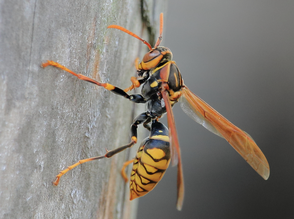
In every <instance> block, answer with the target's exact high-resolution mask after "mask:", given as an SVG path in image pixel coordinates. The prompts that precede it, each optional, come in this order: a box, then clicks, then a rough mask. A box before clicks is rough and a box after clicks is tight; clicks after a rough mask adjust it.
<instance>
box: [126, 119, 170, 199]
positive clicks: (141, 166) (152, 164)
mask: <svg viewBox="0 0 294 219" xmlns="http://www.w3.org/2000/svg"><path fill="white" fill-rule="evenodd" d="M170 157H171V156H170V144H169V137H168V129H167V128H166V127H165V126H164V125H163V124H162V123H160V122H157V121H156V120H155V121H153V123H152V127H151V135H150V137H149V138H146V139H145V140H144V141H143V142H142V144H141V146H140V147H139V150H138V152H137V155H136V158H135V159H134V162H133V168H132V173H131V179H130V200H133V199H135V198H138V197H140V196H143V195H145V194H147V193H148V192H150V191H151V190H152V189H153V188H154V187H155V186H156V185H157V183H158V182H159V181H160V179H161V178H162V177H163V175H164V173H165V171H166V169H167V168H168V166H169V163H170Z"/></svg>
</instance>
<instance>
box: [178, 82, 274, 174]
mask: <svg viewBox="0 0 294 219" xmlns="http://www.w3.org/2000/svg"><path fill="white" fill-rule="evenodd" d="M181 106H182V109H183V110H184V112H185V113H186V114H188V115H189V116H190V117H192V118H193V119H194V120H195V121H196V122H197V123H199V124H201V125H202V126H203V127H205V128H206V129H208V130H209V131H211V132H212V133H214V134H216V135H218V136H220V137H222V138H224V139H226V140H227V141H228V142H229V143H230V145H231V146H232V147H233V148H234V149H235V150H236V151H237V152H238V153H239V154H240V155H241V156H242V157H243V158H244V159H245V160H246V161H247V162H248V164H249V165H250V166H251V167H252V168H253V169H254V170H255V171H256V172H257V173H258V174H259V175H260V176H262V177H263V178H264V179H265V180H267V179H268V177H269V174H270V169H269V164H268V162H267V159H266V158H265V156H264V154H263V153H262V151H261V150H260V149H259V147H258V146H257V145H256V143H255V142H254V140H253V139H252V138H251V137H250V136H249V135H248V134H247V133H246V132H244V131H242V130H241V129H239V128H238V127H237V126H235V125H234V124H232V123H231V122H230V121H228V120H227V119H226V118H225V117H223V116H222V115H221V114H219V113H218V112H217V111H216V110H215V109H213V108H212V107H211V106H209V105H208V104H207V103H205V102H204V101H203V100H202V99H201V98H199V97H198V96H196V95H195V94H193V93H192V92H191V91H190V90H189V89H188V87H186V86H185V87H183V89H182V96H181Z"/></svg>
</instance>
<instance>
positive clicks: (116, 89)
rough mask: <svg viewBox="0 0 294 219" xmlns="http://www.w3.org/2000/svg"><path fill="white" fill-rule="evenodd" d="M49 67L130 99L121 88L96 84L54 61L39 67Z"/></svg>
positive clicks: (94, 81) (106, 84)
mask: <svg viewBox="0 0 294 219" xmlns="http://www.w3.org/2000/svg"><path fill="white" fill-rule="evenodd" d="M49 65H51V66H54V67H56V68H60V69H62V70H64V71H67V72H69V73H71V74H72V75H74V76H76V77H77V78H78V79H80V80H83V81H88V82H91V83H93V84H96V85H98V86H101V87H104V88H105V89H107V90H109V91H112V92H113V93H115V94H118V95H120V96H123V97H125V98H127V99H130V96H129V95H128V94H127V93H126V92H125V91H124V90H122V89H121V88H119V87H115V86H114V85H112V84H108V83H101V82H98V81H96V80H94V79H92V78H89V77H87V76H85V75H82V74H77V73H75V72H73V71H71V70H70V69H68V68H66V67H64V66H62V65H60V64H59V63H57V62H54V61H51V60H48V61H47V62H45V63H42V65H41V66H42V67H43V68H45V67H47V66H49Z"/></svg>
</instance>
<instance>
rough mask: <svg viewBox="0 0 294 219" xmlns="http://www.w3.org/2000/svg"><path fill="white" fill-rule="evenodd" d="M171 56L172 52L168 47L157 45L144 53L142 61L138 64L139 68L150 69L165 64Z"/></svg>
mask: <svg viewBox="0 0 294 219" xmlns="http://www.w3.org/2000/svg"><path fill="white" fill-rule="evenodd" d="M172 58H173V54H172V52H171V51H170V49H169V48H167V47H164V46H158V47H157V48H155V49H153V50H151V51H149V52H148V53H146V54H145V56H144V58H143V60H142V62H141V63H140V64H139V70H144V71H148V70H151V69H153V68H156V67H159V66H160V65H163V64H165V63H166V62H168V61H171V60H172Z"/></svg>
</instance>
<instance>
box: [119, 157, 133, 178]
mask: <svg viewBox="0 0 294 219" xmlns="http://www.w3.org/2000/svg"><path fill="white" fill-rule="evenodd" d="M134 160H135V159H132V160H128V161H126V162H124V165H123V167H122V168H121V171H120V173H121V176H122V177H123V178H124V180H125V182H128V177H127V174H126V167H127V166H128V165H130V164H131V163H133V161H134Z"/></svg>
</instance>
